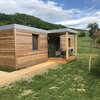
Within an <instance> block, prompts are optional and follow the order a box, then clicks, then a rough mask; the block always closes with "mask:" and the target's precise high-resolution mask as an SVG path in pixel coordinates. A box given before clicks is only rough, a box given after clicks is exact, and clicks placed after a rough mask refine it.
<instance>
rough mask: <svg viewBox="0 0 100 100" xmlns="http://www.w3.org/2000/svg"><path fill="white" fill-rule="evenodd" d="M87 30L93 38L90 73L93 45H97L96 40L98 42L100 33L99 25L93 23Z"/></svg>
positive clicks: (90, 60)
mask: <svg viewBox="0 0 100 100" xmlns="http://www.w3.org/2000/svg"><path fill="white" fill-rule="evenodd" d="M87 28H89V35H90V37H91V38H92V41H91V51H90V57H89V71H90V69H91V62H92V48H93V45H95V43H96V41H95V40H97V37H98V33H99V28H98V24H97V23H91V24H89V25H88V27H87Z"/></svg>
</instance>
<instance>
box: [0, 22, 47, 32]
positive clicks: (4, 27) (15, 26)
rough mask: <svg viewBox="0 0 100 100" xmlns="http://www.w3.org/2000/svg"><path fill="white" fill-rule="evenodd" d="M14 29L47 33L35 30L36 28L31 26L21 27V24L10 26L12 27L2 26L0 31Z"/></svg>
mask: <svg viewBox="0 0 100 100" xmlns="http://www.w3.org/2000/svg"><path fill="white" fill-rule="evenodd" d="M13 28H14V29H24V30H30V31H33V32H45V33H46V30H43V29H39V28H35V27H29V26H25V25H19V24H10V25H4V26H0V30H5V29H13Z"/></svg>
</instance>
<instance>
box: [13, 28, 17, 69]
mask: <svg viewBox="0 0 100 100" xmlns="http://www.w3.org/2000/svg"><path fill="white" fill-rule="evenodd" d="M14 47H15V48H14V50H15V51H14V52H15V66H14V67H15V69H17V68H16V62H17V57H16V29H14Z"/></svg>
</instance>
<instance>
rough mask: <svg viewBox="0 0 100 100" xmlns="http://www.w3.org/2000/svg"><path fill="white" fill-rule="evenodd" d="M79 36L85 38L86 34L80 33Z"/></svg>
mask: <svg viewBox="0 0 100 100" xmlns="http://www.w3.org/2000/svg"><path fill="white" fill-rule="evenodd" d="M78 36H79V37H85V36H86V32H85V31H83V30H82V31H80V32H79V35H78Z"/></svg>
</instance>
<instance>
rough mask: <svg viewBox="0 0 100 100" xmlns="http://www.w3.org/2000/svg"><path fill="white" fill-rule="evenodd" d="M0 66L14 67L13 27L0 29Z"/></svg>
mask: <svg viewBox="0 0 100 100" xmlns="http://www.w3.org/2000/svg"><path fill="white" fill-rule="evenodd" d="M0 67H9V68H14V67H15V38H14V29H10V30H0Z"/></svg>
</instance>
